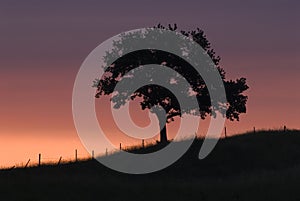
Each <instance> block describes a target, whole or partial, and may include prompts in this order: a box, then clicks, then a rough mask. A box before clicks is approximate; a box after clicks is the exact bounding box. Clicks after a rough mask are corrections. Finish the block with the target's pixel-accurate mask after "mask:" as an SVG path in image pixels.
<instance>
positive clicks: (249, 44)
mask: <svg viewBox="0 0 300 201" xmlns="http://www.w3.org/2000/svg"><path fill="white" fill-rule="evenodd" d="M299 10H300V2H299V1H283V0H282V1H258V0H257V1H249V2H240V1H218V2H217V1H209V2H208V1H206V2H203V3H201V1H189V0H185V1H171V0H166V1H148V0H146V1H142V0H139V1H138V0H129V1H126V2H125V1H115V0H113V1H106V2H105V3H102V2H101V1H83V0H82V1H79V0H72V1H31V0H28V1H15V0H11V1H8V0H7V1H1V3H0V36H1V37H0V91H1V98H0V166H8V165H14V164H21V163H26V161H27V160H28V159H29V158H31V159H32V160H33V161H36V159H37V155H38V153H42V154H43V157H44V158H45V160H55V161H56V160H58V158H59V157H60V156H63V157H64V158H65V159H69V158H73V157H74V150H75V149H78V151H79V156H81V157H85V156H87V153H86V151H85V149H84V147H83V146H82V144H81V142H80V140H79V138H78V135H77V133H76V129H75V127H74V123H73V119H72V89H73V84H74V80H75V77H76V74H77V72H78V70H79V68H80V66H81V64H82V62H83V60H84V59H85V58H86V56H87V55H88V54H89V53H90V52H91V51H92V50H93V49H94V48H95V47H97V46H98V45H99V44H100V43H102V42H103V41H105V40H106V39H108V38H110V37H112V36H114V35H116V34H119V33H121V32H124V31H128V30H131V29H136V28H143V27H152V26H154V25H157V24H158V23H162V24H165V25H167V24H168V23H177V24H178V27H179V29H182V30H190V29H195V28H197V27H199V28H201V29H203V30H204V31H205V33H206V35H207V38H208V40H209V41H210V42H211V44H212V47H213V48H214V49H215V51H216V53H217V54H218V55H220V56H221V66H222V67H223V68H224V69H225V71H226V73H227V79H235V78H239V77H246V78H247V83H248V85H249V87H250V89H249V90H248V92H247V95H248V96H249V100H248V103H247V114H243V115H241V119H240V122H234V123H227V131H228V134H229V135H233V134H236V133H241V132H245V131H248V130H252V128H253V126H255V127H256V129H269V128H271V129H278V128H281V127H282V126H283V125H286V126H287V127H288V128H295V129H300V122H299V115H300V107H299V103H300V92H299V89H298V88H299V86H300V79H299V77H298V76H299V75H300V57H299V55H300V37H299V36H300V26H299V19H300V12H299ZM95 77H97V75H95ZM99 108H101V106H99ZM98 112H99V113H102V114H103V113H104V114H106V113H105V112H106V111H104V110H103V111H98ZM114 139H115V138H114ZM115 140H119V141H121V142H122V143H124V144H125V145H126V144H128V141H125V140H124V139H115ZM122 140H123V141H122Z"/></svg>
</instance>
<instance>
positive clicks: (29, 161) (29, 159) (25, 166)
mask: <svg viewBox="0 0 300 201" xmlns="http://www.w3.org/2000/svg"><path fill="white" fill-rule="evenodd" d="M29 162H30V159H29V160H28V161H27V163H26V165H25V167H24V168H27V166H28V164H29Z"/></svg>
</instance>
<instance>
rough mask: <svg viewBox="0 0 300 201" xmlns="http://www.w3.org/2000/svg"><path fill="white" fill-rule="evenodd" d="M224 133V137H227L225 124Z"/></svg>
mask: <svg viewBox="0 0 300 201" xmlns="http://www.w3.org/2000/svg"><path fill="white" fill-rule="evenodd" d="M224 134H225V138H227V129H226V126H225V127H224Z"/></svg>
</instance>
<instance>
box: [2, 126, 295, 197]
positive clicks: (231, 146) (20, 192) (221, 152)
mask: <svg viewBox="0 0 300 201" xmlns="http://www.w3.org/2000/svg"><path fill="white" fill-rule="evenodd" d="M178 143H180V142H178ZM201 143H202V140H196V141H195V142H194V144H193V145H192V146H191V148H190V149H189V151H188V152H187V153H186V154H185V155H184V156H183V157H182V158H181V159H180V160H179V161H177V162H176V163H175V164H173V165H172V166H170V167H169V168H167V169H164V170H162V171H159V172H156V173H152V174H147V175H127V174H122V173H118V172H115V171H113V170H110V169H108V168H106V167H104V166H102V165H101V164H99V163H98V162H97V161H94V160H88V161H82V162H78V163H69V164H63V165H60V166H50V165H49V166H42V167H39V168H38V167H35V168H28V169H14V170H10V171H8V170H2V171H0V200H1V201H2V200H3V201H10V200H15V201H53V200H63V201H68V200H70V201H71V200H72V201H77V200H78V201H79V200H80V201H97V200H104V201H106V200H108V201H109V200H113V201H119V200H130V201H134V200H145V201H148V200H149V201H150V200H151V201H153V200H158V201H164V200H173V201H175V200H176V201H177V200H197V201H198V200H199V201H200V200H216V201H220V200H228V201H229V200H230V201H234V200H245V201H248V200H249V201H260V200H263V201H277V200H278V201H279V200H280V201H281V200H288V201H289V200H295V201H298V200H300V132H298V131H289V132H285V133H283V132H279V131H271V132H263V131H262V132H257V133H255V134H247V135H241V136H236V137H232V138H227V139H224V140H221V141H219V142H218V144H217V146H216V148H215V149H214V150H213V152H212V153H211V154H210V155H209V156H208V157H207V158H205V159H204V160H198V152H199V149H200V147H201ZM157 148H158V147H155V146H152V147H148V148H146V150H145V149H144V150H136V152H145V151H149V150H150V151H151V150H155V149H157Z"/></svg>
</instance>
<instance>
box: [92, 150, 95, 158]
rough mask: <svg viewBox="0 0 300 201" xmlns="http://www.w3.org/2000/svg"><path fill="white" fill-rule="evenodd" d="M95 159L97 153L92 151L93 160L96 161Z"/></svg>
mask: <svg viewBox="0 0 300 201" xmlns="http://www.w3.org/2000/svg"><path fill="white" fill-rule="evenodd" d="M94 158H95V152H94V150H93V151H92V159H94Z"/></svg>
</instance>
